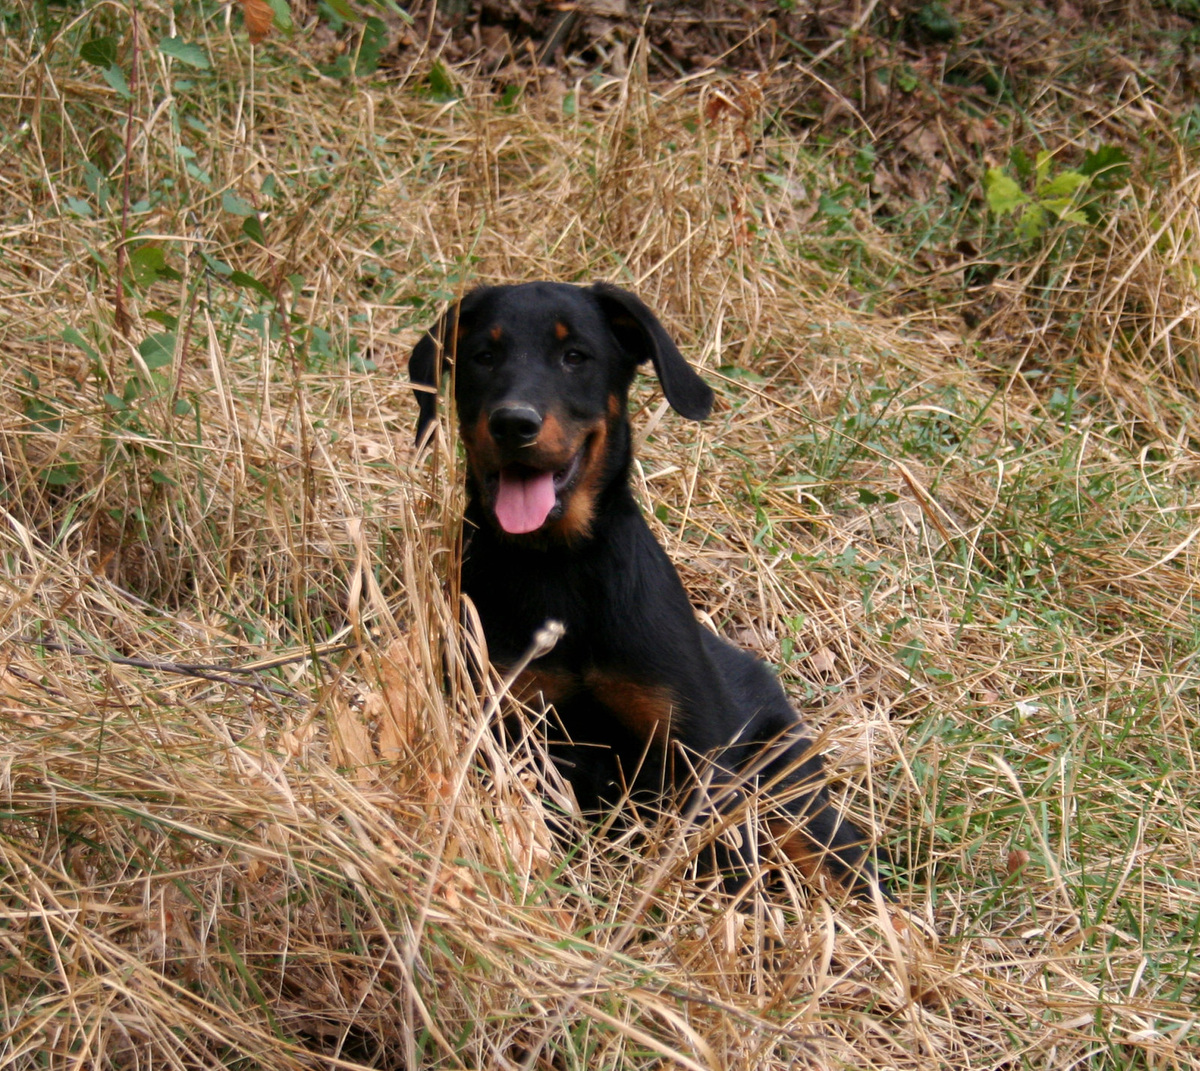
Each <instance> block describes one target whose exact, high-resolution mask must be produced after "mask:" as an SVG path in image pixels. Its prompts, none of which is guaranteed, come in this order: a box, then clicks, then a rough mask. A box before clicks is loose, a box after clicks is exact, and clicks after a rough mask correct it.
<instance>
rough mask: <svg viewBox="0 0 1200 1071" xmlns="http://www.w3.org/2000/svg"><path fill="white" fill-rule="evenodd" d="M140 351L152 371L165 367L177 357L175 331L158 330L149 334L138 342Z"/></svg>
mask: <svg viewBox="0 0 1200 1071" xmlns="http://www.w3.org/2000/svg"><path fill="white" fill-rule="evenodd" d="M138 353H140V354H141V355H142V360H143V361H145V362H146V367H147V368H149V369H150V370H151V371H153V370H154V369H156V368H165V367H166V366H167V365H169V364H170V363H171V362H172V361H173V360H174V359H175V332H174V331H157V332H155V333H154V334H153V335H147V336H146V337H145V338H144V339H142V341H141V342H140V343H139V344H138Z"/></svg>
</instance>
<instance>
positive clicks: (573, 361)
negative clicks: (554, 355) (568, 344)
mask: <svg viewBox="0 0 1200 1071" xmlns="http://www.w3.org/2000/svg"><path fill="white" fill-rule="evenodd" d="M588 359H589V358H588V355H587V354H586V353H582V352H581V351H579V350H567V352H566V353H564V354H563V355H562V362H563V364H565V365H570V366H571V367H574V366H575V365H579V364H583V362H584V361H586V360H588Z"/></svg>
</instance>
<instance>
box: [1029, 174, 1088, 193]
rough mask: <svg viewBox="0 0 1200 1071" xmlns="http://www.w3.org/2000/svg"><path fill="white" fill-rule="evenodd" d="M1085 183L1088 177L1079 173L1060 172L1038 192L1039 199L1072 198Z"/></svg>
mask: <svg viewBox="0 0 1200 1071" xmlns="http://www.w3.org/2000/svg"><path fill="white" fill-rule="evenodd" d="M1085 182H1087V178H1086V176H1084V175H1081V174H1080V173H1079V172H1078V171H1060V172H1059V173H1058V174H1057V175H1055V176H1054V178H1052V179H1051V180H1050V181H1049V182H1047V183H1046V185H1045V186H1043V187H1042V188H1041V189H1039V190H1038V197H1040V198H1043V199H1051V198H1055V197H1070V196H1071V195H1072V194H1073V193H1074V192H1075V191H1076V190H1077V189H1079V187H1080V186H1082V185H1083V184H1084V183H1085Z"/></svg>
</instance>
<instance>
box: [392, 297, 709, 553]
mask: <svg viewBox="0 0 1200 1071" xmlns="http://www.w3.org/2000/svg"><path fill="white" fill-rule="evenodd" d="M647 360H648V361H651V362H653V365H654V370H655V372H656V373H657V374H658V379H659V382H660V383H661V384H662V388H663V392H664V393H665V394H666V396H667V401H668V402H670V404H671V406H672V408H674V409H675V410H676V411H677V412H679V413H681V414H682V415H683V416H685V417H688V418H689V419H691V420H703V419H704V418H705V417H706V416H708V414H709V411H710V410H711V409H712V401H713V395H712V390H711V389H710V388H709V387H708V385H707V384H706V383H705V382H704V381H703V380H702V379H701V378H700V377H699V376H698V375H697V374H696V373H695V372H694V371H693V370H692V368H691V366H690V365H689V364H688V363H687V361H685V360H684V359H683V356H682V355H681V354H680V352H679V350H678V349H677V348H676V347H675V344H674V343H673V342H672V341H671V339H670V338H669V337H668V335H667V333H666V331H665V330H664V329H663V326H662V324H660V323H659V322H658V319H657V318H656V317H655V315H654V314H653V313H652V312H651V311H650V310H649V309H648V308H647V307H646V306H645V305H644V304H643V303H642V302H641V301H640V300H639V299H638V298H636V297H634V296H633V295H632V294H630V293H627V292H626V291H624V290H619V289H618V288H617V287H615V286H609V285H608V284H605V283H597V284H596V285H594V286H590V287H578V286H570V285H568V284H565V283H525V284H523V285H520V286H492V287H481V288H480V289H478V290H473V291H472V292H471V293H469V294H468V295H467V296H466V297H465V298H463V300H462V302H461V303H460V304H458V305H457V306H455V307H454V308H452V309H450V311H448V312H447V313H446V314H445V315H444V316H443V317H442V319H441V320H440V321H439V322H438V323H437V324H436V325H435V326H434V327H433V328H432V329H431V330H430V332H429V333H428V334H427V335H425V336H424V337H423V338H422V339H421V341H420V342H418V343H417V345H416V348H415V349H414V350H413V352H412V358H411V359H410V361H409V376H410V378H411V380H412V383H413V384H414V392H415V393H416V396H417V405H418V407H419V410H420V416H419V418H418V422H417V440H418V442H419V441H420V440H421V439H422V438H423V437H424V435H425V433H426V430H427V429H428V428H429V426H430V425H431V424H432V422H433V419H434V416H435V413H436V397H437V395H436V390H437V387H438V384H439V383H440V382H441V375H442V372H444V371H447V370H448V369H449V368H450V366H451V363H453V365H454V384H455V386H454V397H455V405H456V406H457V409H458V420H459V433H460V434H461V436H462V439H463V442H464V444H465V445H466V449H467V457H468V460H469V463H470V472H471V479H472V483H473V485H474V491H475V493H476V495H477V497H478V500H479V501H480V503H481V505H482V506H483V508H484V511H485V512H486V513H487V515H488V517H489V518H490V519H491V520H492V521H493V522H494V523H495V524H496V525H497V527H499V528H500V530H501V531H503V532H505V533H507V534H508V535H509V536H514V537H520V536H524V535H530V534H532V533H540V534H542V535H544V536H550V537H556V538H560V539H563V540H565V541H572V540H574V539H577V538H579V537H581V536H585V535H587V534H588V533H589V532H590V530H591V526H592V520H593V517H594V515H595V507H596V498H597V496H598V495H599V493H600V492H601V490H602V489H603V488H604V487H605V486H606V484H607V482H608V480H609V479H610V478H611V476H612V471H613V464H614V442H613V440H614V438H615V437H616V436H617V434H618V433H619V432H620V431H621V429H622V428H623V425H624V422H625V420H626V412H625V405H626V397H627V395H628V391H629V384H630V382H631V381H632V379H633V375H634V372H635V370H636V369H637V366H638V365H639V364H641V363H643V362H644V361H647ZM422 388H423V389H422ZM622 442H624V440H623V441H622ZM624 448H625V447H624V446H623V445H622V449H624ZM620 463H621V464H623V461H621V462H620Z"/></svg>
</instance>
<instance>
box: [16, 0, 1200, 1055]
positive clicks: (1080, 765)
mask: <svg viewBox="0 0 1200 1071" xmlns="http://www.w3.org/2000/svg"><path fill="white" fill-rule="evenodd" d="M259 6H261V5H259ZM285 6H286V5H282V4H276V5H275V8H276V9H277V10H282V9H283V8H284V7H285ZM1109 6H1110V5H1088V6H1087V11H1085V12H1084V13H1083V14H1080V12H1079V11H1075V10H1074V9H1073V8H1071V6H1070V5H1069V4H1063V5H1061V7H1060V9H1059V10H1058V12H1057V13H1049V12H1047V11H1045V10H1043V9H1041V8H1035V7H1033V6H1028V7H1026V6H1023V5H1019V4H998V5H992V6H988V5H962V6H961V7H960V6H959V5H956V4H953V3H950V4H946V5H943V4H931V5H926V6H925V7H921V8H918V9H914V11H913V13H912V14H911V15H910V16H901V15H896V14H895V13H893V12H890V11H889V12H887V13H885V12H882V11H880V10H878V9H877V8H876V7H875V6H874V5H865V6H864V7H863V9H862V10H863V11H865V12H866V16H867V17H864V19H862V20H858V21H855V20H852V19H849V18H846V19H844V20H842V21H841V22H838V21H837V20H836V18H835V16H836V15H837V14H838V13H839V11H840V9H839V10H838V11H835V12H833V13H832V14H830V13H828V12H827V13H826V15H825V17H826V18H827V19H833V22H832V23H831V24H830V25H829V26H827V27H826V32H827V35H826V38H824V40H826V41H828V42H829V47H822V46H820V45H812V47H809V44H806V42H805V41H799V40H797V39H795V38H793V37H789V38H788V41H786V42H784V41H783V36H780V37H779V38H778V41H780V42H783V44H779V45H778V47H779V49H785V51H782V52H776V53H774V55H776V57H777V60H778V61H777V62H776V63H775V64H774V66H773V67H771V68H770V69H767V70H765V72H764V71H762V70H760V71H755V70H752V69H751V68H750V67H749V66H748V65H747V64H743V65H742V66H724V67H723V66H721V64H720V63H719V62H718V61H716V60H713V61H712V62H707V63H704V64H700V63H697V64H696V65H694V66H692V67H689V68H688V69H687V70H684V69H683V68H682V67H681V63H682V61H681V60H679V59H678V55H682V54H683V52H682V51H679V52H678V53H671V52H669V51H667V50H665V46H664V45H662V44H661V41H662V35H663V34H664V33H665V32H667V31H666V30H664V29H663V24H662V23H661V22H655V21H653V19H651V20H649V21H647V22H646V23H645V27H646V29H645V33H644V34H639V32H638V25H639V24H638V23H637V21H636V20H634V22H633V23H631V25H632V29H629V28H628V27H622V26H616V27H615V28H613V29H612V30H611V35H610V37H608V38H605V40H606V41H607V42H608V44H607V45H603V43H602V46H601V47H600V48H599V49H598V50H594V51H592V52H588V53H586V55H584V57H583V58H579V57H575V58H568V60H564V61H563V62H562V63H560V64H558V66H556V67H550V66H543V67H539V66H537V65H534V64H531V63H529V62H527V61H526V59H527V54H525V53H522V52H521V50H520V48H519V47H517V46H516V45H513V46H512V55H511V56H510V59H513V60H514V62H512V63H510V64H509V65H508V66H506V67H503V68H502V69H501V68H497V67H496V66H495V65H493V67H487V68H485V66H484V65H483V64H482V63H481V62H480V61H479V60H478V59H472V58H470V56H469V55H468V56H466V57H465V58H464V57H463V56H460V54H459V53H460V52H462V50H463V48H464V47H465V46H462V44H461V38H460V39H458V40H459V44H458V46H456V47H457V48H458V49H459V51H458V52H456V51H455V49H454V48H451V47H450V45H448V44H447V45H445V47H444V48H442V46H441V45H439V44H438V42H439V41H441V40H442V39H441V38H440V37H438V35H437V34H435V33H433V32H432V30H429V27H428V25H426V26H425V30H429V32H425V31H424V30H423V31H422V33H415V32H412V33H409V36H408V37H407V38H404V41H402V42H401V43H400V44H397V40H399V38H400V37H402V36H403V33H402V29H401V28H402V27H404V26H406V25H407V24H406V23H404V22H403V20H400V19H398V18H397V17H396V15H395V13H394V10H393V9H391V8H389V7H388V6H387V5H384V4H381V5H378V6H374V7H369V8H367V7H364V8H363V9H361V10H360V9H359V8H357V7H353V6H351V5H350V4H348V3H346V2H345V0H338V2H337V3H333V2H332V0H330V2H329V3H322V4H318V5H317V13H316V14H315V15H312V14H310V13H306V12H304V11H302V10H301V5H293V8H292V11H291V17H292V19H293V20H294V27H293V28H292V30H291V31H290V32H284V31H283V30H281V29H280V28H279V27H278V26H276V28H275V29H274V31H273V32H269V27H263V26H261V25H260V26H259V27H258V30H257V31H256V36H259V37H261V36H265V40H263V41H261V42H260V43H257V44H254V45H252V44H251V43H250V42H249V40H248V37H247V32H246V27H245V25H244V21H243V18H244V17H243V9H242V7H237V8H232V7H228V6H223V5H218V4H215V3H207V2H201V0H195V2H192V0H188V2H184V0H180V2H178V3H176V4H175V5H174V7H172V6H171V5H169V4H166V3H151V2H144V3H143V2H140V0H139V2H136V3H132V4H123V5H122V4H115V3H113V4H95V5H89V4H73V3H67V4H62V5H55V4H48V3H45V2H43V0H38V2H36V3H34V2H31V3H28V4H18V6H17V7H16V8H15V9H14V10H11V11H8V12H7V13H4V14H0V85H3V86H4V87H5V89H4V91H3V93H0V117H2V120H3V121H2V122H0V183H2V187H3V200H2V201H0V229H2V230H0V233H2V235H3V239H2V249H3V253H2V254H0V352H3V354H4V360H3V362H0V509H2V510H3V517H2V518H0V624H2V631H0V656H2V657H0V741H2V744H0V854H2V864H0V947H2V953H0V988H2V992H3V1002H2V1004H0V1062H3V1064H4V1065H5V1066H11V1067H15V1068H24V1067H29V1068H33V1067H54V1068H57V1067H67V1066H95V1067H121V1068H124V1067H143V1066H158V1065H160V1064H161V1065H164V1066H172V1067H201V1066H203V1067H210V1066H221V1067H226V1066H229V1067H245V1068H249V1067H270V1068H272V1069H276V1071H282V1069H287V1068H312V1067H330V1068H333V1067H354V1066H360V1065H365V1066H372V1067H394V1068H409V1069H415V1068H417V1067H445V1068H474V1067H501V1068H517V1067H521V1068H564V1069H565V1068H587V1069H589V1071H595V1069H601V1068H614V1069H615V1068H620V1069H628V1068H651V1067H653V1068H662V1067H689V1068H743V1067H745V1068H763V1069H772V1071H774V1069H783V1068H792V1067H813V1068H828V1067H843V1066H844V1067H853V1068H872V1069H874V1068H878V1069H882V1068H921V1069H925V1068H929V1067H947V1068H1037V1069H1042V1068H1058V1067H1061V1068H1068V1067H1069V1068H1081V1067H1086V1068H1142V1067H1145V1068H1151V1067H1153V1068H1174V1067H1185V1066H1194V1062H1195V1053H1196V1051H1197V1049H1198V1048H1200V1021H1198V1020H1197V1017H1196V1012H1195V1009H1196V1007H1197V1006H1200V966H1198V963H1197V956H1198V954H1200V817H1198V816H1200V769H1198V768H1197V756H1198V755H1200V712H1198V711H1200V707H1198V698H1200V697H1198V693H1197V685H1198V683H1200V667H1198V666H1197V651H1198V649H1200V624H1198V622H1200V616H1198V615H1197V605H1196V601H1197V589H1196V576H1197V567H1198V564H1200V558H1198V556H1200V541H1197V540H1196V536H1197V534H1198V533H1200V527H1197V524H1198V521H1197V516H1196V507H1197V489H1198V485H1200V405H1198V403H1197V390H1198V388H1200V350H1198V347H1197V343H1198V341H1200V311H1198V310H1200V304H1198V302H1197V294H1198V286H1200V254H1198V253H1197V242H1196V235H1197V234H1200V170H1198V169H1197V167H1196V149H1197V116H1196V113H1195V110H1194V109H1193V110H1191V111H1189V110H1188V105H1187V104H1186V100H1187V97H1188V93H1189V89H1188V86H1189V85H1190V79H1191V62H1192V60H1191V57H1192V49H1193V46H1194V37H1195V30H1193V29H1192V28H1191V25H1192V23H1191V21H1189V20H1192V19H1194V17H1195V13H1194V11H1193V9H1192V7H1191V6H1190V5H1187V4H1183V3H1174V4H1170V5H1153V4H1151V5H1147V6H1144V7H1143V6H1138V7H1137V9H1136V10H1137V13H1138V17H1137V18H1136V19H1133V18H1126V17H1124V15H1128V14H1131V13H1133V12H1134V6H1133V5H1129V6H1128V11H1126V7H1125V6H1120V11H1119V12H1117V13H1116V14H1113V13H1112V12H1109V15H1108V19H1109V21H1107V22H1105V21H1104V12H1105V11H1107V10H1108V7H1109ZM250 7H251V5H246V9H247V10H249V9H250ZM798 7H799V5H792V4H788V5H782V4H781V5H780V7H779V8H778V10H776V11H775V14H776V16H777V21H776V22H773V23H771V26H772V27H774V28H775V29H776V30H778V33H779V34H780V35H783V34H784V33H785V32H786V31H788V30H789V27H792V26H793V22H790V21H788V20H789V19H790V20H793V21H795V20H801V21H800V22H796V25H797V26H799V25H801V23H802V21H803V20H802V16H803V17H807V16H805V13H804V12H801V11H798V10H797V9H798ZM880 7H882V5H880ZM1093 7H1095V8H1096V9H1097V11H1100V8H1101V7H1102V8H1103V9H1104V10H1103V11H1100V13H1099V14H1097V13H1096V11H1093ZM1112 7H1113V8H1114V11H1115V10H1116V7H1117V6H1116V5H1112ZM414 12H415V9H414ZM1122 13H1123V14H1122ZM1118 15H1121V17H1120V18H1118V17H1117V16H1118ZM256 17H259V18H261V11H258V12H257V15H256ZM815 17H816V16H815V15H813V18H815ZM682 24H683V23H682V22H681V25H682ZM763 25H764V26H765V25H766V24H765V23H764V24H763ZM803 25H811V20H810V22H803ZM760 29H761V27H760ZM403 32H408V31H403ZM680 32H682V31H680ZM714 32H715V31H714ZM758 32H759V31H758V30H756V31H755V33H758ZM796 32H799V30H797V31H796ZM752 36H753V35H752ZM404 42H407V43H404ZM443 44H445V42H443ZM617 45H619V46H620V48H617V47H616V46H617ZM610 46H611V47H610ZM764 47H765V46H764ZM439 49H441V51H439ZM467 52H469V49H468V50H467ZM779 56H783V57H784V58H783V59H778V57H779ZM618 58H620V60H621V61H620V62H617V60H618ZM516 60H521V62H520V63H517V62H515V61H516ZM675 68H679V70H677V71H676V73H675V74H674V75H671V73H670V72H671V70H674V69H675ZM498 72H499V73H498ZM533 278H552V279H559V280H565V281H572V280H578V281H590V280H593V279H600V278H603V279H610V280H612V281H615V282H617V283H620V284H623V285H626V286H629V287H631V288H633V289H635V290H636V291H637V292H638V293H640V294H641V295H642V296H643V297H644V298H645V299H646V301H647V302H648V303H649V304H651V305H652V306H653V307H654V308H655V309H656V310H658V311H660V313H661V314H662V316H663V318H664V321H665V322H666V323H667V324H668V325H669V327H670V329H671V331H672V332H673V334H674V336H675V337H676V338H677V339H678V340H679V342H680V343H681V346H682V347H683V349H684V351H685V352H686V353H687V355H688V356H689V358H690V359H691V360H693V361H694V362H695V363H696V364H697V365H698V366H699V367H700V368H701V369H702V370H703V371H704V374H705V376H706V378H707V379H708V380H709V382H711V383H712V384H713V385H714V387H715V388H716V389H717V391H718V395H719V400H718V407H717V411H716V413H715V414H714V416H713V418H712V419H711V420H710V421H709V422H707V423H706V424H704V425H692V424H689V423H687V422H686V421H683V420H681V419H679V418H677V417H676V416H674V415H673V414H671V413H670V412H669V411H664V404H663V402H662V399H661V395H660V394H659V392H658V391H657V389H656V387H655V385H654V384H653V383H652V382H651V381H649V380H646V381H645V382H643V383H641V384H640V385H639V386H638V387H637V388H636V390H635V399H634V405H635V408H636V409H637V410H638V412H637V416H636V418H635V423H636V426H637V432H638V435H639V439H640V444H639V458H640V460H639V464H638V469H637V474H636V481H637V486H638V488H639V491H640V494H641V496H642V498H643V501H644V504H645V507H646V510H647V514H648V515H649V516H650V518H651V523H652V525H654V526H655V529H656V532H657V534H658V536H659V537H660V539H661V540H662V541H663V542H664V544H665V545H666V546H667V548H668V551H669V553H670V554H671V556H672V558H673V559H674V560H675V561H676V562H677V563H679V566H680V569H681V572H682V574H683V576H684V579H685V581H686V582H687V584H688V586H689V588H690V590H691V592H692V596H693V599H694V601H695V603H696V605H697V606H698V607H699V608H700V611H701V613H702V615H703V616H704V617H705V619H706V620H707V621H708V622H710V623H711V624H712V625H713V626H714V627H716V628H719V629H720V630H721V631H722V632H723V633H725V634H727V635H729V636H731V637H733V638H734V639H736V640H738V641H739V642H741V643H742V644H744V645H746V646H748V647H750V648H752V649H754V650H756V651H757V652H759V653H760V654H761V655H762V656H763V657H764V658H766V659H768V660H769V661H771V662H773V663H775V664H776V665H778V667H779V670H780V673H781V676H782V678H783V680H784V682H785V684H786V686H787V688H788V690H789V692H790V694H792V695H793V697H794V698H795V700H796V702H797V705H798V706H799V707H800V708H801V709H802V710H804V711H805V713H806V716H807V717H808V718H809V719H810V720H811V721H812V722H813V724H814V725H816V726H818V727H819V728H820V729H821V730H822V731H823V733H824V739H825V742H826V746H827V749H828V753H829V755H830V758H831V765H832V766H833V767H834V769H835V771H836V772H837V774H838V776H839V777H840V778H841V780H842V782H843V784H844V788H845V793H844V794H845V798H846V800H847V806H848V807H850V808H851V809H852V810H853V812H854V813H855V814H856V816H857V817H858V818H859V819H861V820H862V821H863V822H864V823H865V824H866V825H867V826H869V827H870V828H873V829H874V830H876V831H877V833H878V835H879V838H880V842H881V845H882V846H883V849H884V850H885V852H886V854H887V856H888V858H889V859H890V866H889V870H890V872H891V874H892V880H893V884H894V889H895V891H896V894H897V898H898V901H899V902H898V905H897V906H896V907H884V906H883V905H875V904H862V903H846V902H844V901H842V900H840V899H838V898H837V897H836V896H832V895H829V894H828V893H827V891H822V890H821V889H814V888H812V887H809V886H806V885H804V884H803V883H802V882H801V881H799V880H798V879H796V880H793V876H792V875H784V880H783V882H782V885H783V887H782V889H779V890H775V891H772V892H769V893H765V894H764V893H760V892H755V893H754V894H752V895H748V896H746V897H744V898H742V899H740V900H738V901H736V902H735V901H731V900H729V899H727V898H724V897H722V896H721V895H720V894H718V893H717V892H715V891H713V890H712V889H710V888H708V887H706V886H705V885H704V884H703V883H701V882H697V881H696V880H693V879H692V878H690V877H688V875H687V874H686V867H685V864H684V860H685V858H686V841H687V839H688V837H694V836H696V835H698V834H697V832H696V831H694V830H693V831H688V830H681V829H680V828H678V825H677V824H673V823H671V822H670V821H664V822H663V823H661V824H660V825H658V826H657V827H655V828H654V829H650V830H644V831H640V835H639V836H638V837H637V838H636V839H635V838H634V836H633V834H631V835H630V837H628V838H626V839H624V840H620V841H617V842H615V843H614V842H611V841H606V840H603V839H597V838H593V837H591V836H588V835H587V834H586V833H581V834H580V835H579V837H578V838H576V839H575V840H573V841H571V842H569V843H567V842H564V841H562V840H559V839H555V837H553V836H552V835H551V833H550V831H549V828H550V827H549V826H548V824H547V823H548V820H549V819H550V817H551V815H552V812H554V811H555V810H556V809H557V808H559V807H563V806H566V807H569V800H566V799H564V796H563V794H562V792H561V790H560V787H559V786H558V785H556V784H555V782H554V779H553V777H552V775H549V774H547V773H546V772H545V770H544V769H543V768H542V767H541V766H540V765H539V763H538V756H537V753H536V745H535V744H533V743H531V744H530V746H529V748H528V749H527V751H526V752H525V753H521V754H516V755H512V754H509V752H508V751H507V750H506V749H504V748H503V747H501V746H500V744H499V743H498V742H497V740H496V738H495V736H494V735H493V733H492V732H491V731H490V730H489V724H490V723H491V722H492V721H494V720H495V716H496V711H497V708H498V702H497V700H498V698H499V693H498V690H497V687H490V688H489V689H485V694H483V695H479V694H477V690H476V689H475V688H474V687H473V686H472V684H471V683H470V681H469V679H468V677H467V674H466V673H465V672H464V670H463V665H464V650H465V649H466V648H467V647H469V646H471V645H472V644H474V643H475V642H477V641H476V639H475V638H474V633H473V631H472V630H471V629H470V627H469V622H470V615H469V613H468V614H467V621H468V627H467V628H466V629H465V630H464V629H461V628H460V627H459V626H458V624H457V622H458V621H459V620H460V615H459V607H458V606H457V605H456V597H455V583H454V574H455V570H454V560H455V554H456V552H457V547H458V540H459V528H458V523H457V517H458V514H459V509H460V507H461V489H460V486H459V484H460V479H459V476H460V471H459V470H460V465H461V460H460V458H459V456H458V454H457V452H456V449H455V446H454V441H453V435H452V427H451V423H450V422H449V420H446V421H445V422H444V429H443V431H444V434H442V435H440V436H439V438H438V439H437V441H436V442H435V445H434V448H433V449H432V451H431V452H429V453H428V454H426V455H425V456H416V455H415V454H414V451H413V447H412V434H413V428H414V424H415V411H416V407H415V405H414V403H413V400H412V397H411V393H410V391H409V388H408V386H407V384H406V373H405V365H406V360H407V355H408V351H409V349H410V348H411V346H412V344H413V342H414V341H415V340H416V338H417V337H418V332H419V331H420V330H422V329H423V328H424V327H426V326H428V325H429V324H430V323H431V322H432V321H433V319H434V317H435V316H436V315H437V312H438V310H439V309H440V308H441V307H442V305H443V304H444V303H445V302H446V301H448V300H450V299H452V298H453V296H454V295H455V294H457V293H460V292H461V291H462V290H463V288H465V287H468V286H470V285H472V284H473V283H474V282H476V281H519V280H524V279H533ZM497 684H498V682H492V685H497ZM634 832H638V831H634Z"/></svg>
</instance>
